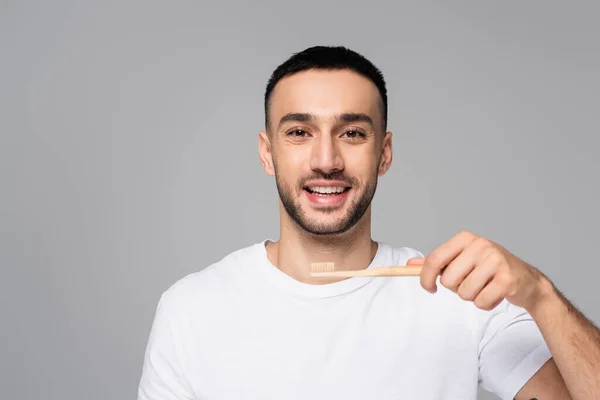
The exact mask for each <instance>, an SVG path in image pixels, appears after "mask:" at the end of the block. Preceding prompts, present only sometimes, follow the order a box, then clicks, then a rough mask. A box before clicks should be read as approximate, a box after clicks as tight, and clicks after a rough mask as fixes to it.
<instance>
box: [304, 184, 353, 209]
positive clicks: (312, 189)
mask: <svg viewBox="0 0 600 400" xmlns="http://www.w3.org/2000/svg"><path fill="white" fill-rule="evenodd" d="M350 190H351V186H350V185H348V184H347V183H346V182H343V181H313V182H310V183H309V184H307V185H305V186H304V193H305V194H306V197H307V198H308V200H309V201H310V202H311V203H313V204H315V205H326V206H333V205H339V204H341V203H342V202H343V201H344V200H345V199H346V198H347V197H348V192H349V191H350Z"/></svg>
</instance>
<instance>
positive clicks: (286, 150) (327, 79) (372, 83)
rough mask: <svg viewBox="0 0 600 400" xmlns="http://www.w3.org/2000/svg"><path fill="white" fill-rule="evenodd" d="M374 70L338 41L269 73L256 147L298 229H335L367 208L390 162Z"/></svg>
mask: <svg viewBox="0 0 600 400" xmlns="http://www.w3.org/2000/svg"><path fill="white" fill-rule="evenodd" d="M386 127H387V93H386V87H385V81H384V79H383V76H382V74H381V72H380V71H379V70H378V69H377V68H376V67H375V66H374V65H373V64H372V63H371V62H370V61H368V60H367V59H366V58H364V57H363V56H361V55H359V54H357V53H355V52H353V51H351V50H349V49H346V48H344V47H323V46H318V47H312V48H309V49H306V50H304V51H302V52H300V53H297V54H295V55H293V56H292V57H291V58H290V59H288V60H287V61H286V62H284V63H283V64H281V65H280V66H279V67H278V68H277V69H276V70H275V71H274V72H273V74H272V76H271V79H270V80H269V82H268V85H267V90H266V92H265V132H261V134H260V136H259V151H260V155H261V161H262V163H263V166H264V168H265V171H267V173H269V174H270V175H274V176H275V178H276V183H277V189H278V191H279V195H280V199H281V203H282V205H283V208H284V209H285V211H286V212H287V214H288V215H289V216H290V218H291V219H292V220H293V221H294V222H296V223H297V224H298V225H299V226H300V227H301V228H303V229H304V230H305V231H307V232H309V233H312V234H316V235H334V234H341V233H344V232H346V231H348V230H349V229H351V228H352V227H353V226H355V225H356V224H357V223H358V222H359V221H360V220H361V218H362V217H363V215H364V214H365V213H366V212H367V210H368V209H369V206H370V204H371V200H372V198H373V196H374V194H375V189H376V187H377V178H378V176H381V175H383V174H384V173H385V172H386V171H387V169H388V168H389V166H390V164H391V159H392V151H391V133H390V132H386Z"/></svg>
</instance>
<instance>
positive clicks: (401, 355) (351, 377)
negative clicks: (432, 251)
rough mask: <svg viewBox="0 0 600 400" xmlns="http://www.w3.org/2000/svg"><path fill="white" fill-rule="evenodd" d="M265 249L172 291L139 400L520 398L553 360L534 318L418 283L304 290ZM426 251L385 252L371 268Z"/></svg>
mask: <svg viewBox="0 0 600 400" xmlns="http://www.w3.org/2000/svg"><path fill="white" fill-rule="evenodd" d="M265 242H266V241H262V242H259V243H256V244H254V245H251V246H249V247H246V248H243V249H240V250H237V251H235V252H233V253H231V254H229V255H228V256H226V257H225V258H223V259H222V260H220V261H219V262H217V263H215V264H213V265H211V266H209V267H208V268H206V269H204V270H201V271H199V272H196V273H193V274H191V275H188V276H187V277H185V278H183V279H181V280H179V281H178V282H177V283H175V284H174V285H173V286H172V287H171V288H169V289H168V290H167V291H166V292H165V293H163V295H162V297H161V299H160V302H159V304H158V307H157V311H156V316H155V320H154V324H153V326H152V331H151V334H150V338H149V341H148V346H147V349H146V354H145V359H144V365H143V372H142V376H141V380H140V384H139V390H138V399H139V400H159V399H160V400H164V399H172V400H183V399H203V400H222V399H232V400H233V399H235V400H239V399H252V400H254V399H256V400H267V399H277V400H283V399H286V400H287V399H290V400H296V399H298V400H300V399H302V400H308V399H311V400H321V399H323V400H325V399H327V400H332V399H344V400H365V399H410V400H412V399H419V400H434V399H436V400H438V399H452V400H455V399H476V398H477V388H478V387H482V388H484V389H487V390H489V391H491V392H494V393H496V394H497V395H499V396H500V397H501V398H503V399H513V397H514V396H515V394H516V393H517V392H518V390H519V389H520V388H521V387H522V386H523V385H524V384H525V382H527V380H528V379H529V378H530V377H531V376H532V375H533V374H534V373H535V372H536V371H537V370H538V369H539V368H540V367H541V366H542V365H543V364H544V363H545V362H546V361H547V360H548V359H549V358H550V357H551V355H550V352H549V350H548V348H547V346H546V344H545V342H544V340H543V338H542V336H541V334H540V332H539V330H538V328H537V326H536V324H535V323H534V321H533V320H532V319H531V317H530V316H529V315H528V314H527V313H526V312H525V310H523V309H521V308H518V307H515V306H513V305H511V304H510V303H508V302H507V301H504V302H503V303H501V304H500V305H499V306H498V307H496V308H495V309H494V310H492V311H483V310H480V309H478V308H476V307H475V306H474V305H473V303H471V302H467V301H464V300H462V299H460V298H459V297H458V296H457V295H456V294H455V293H452V292H451V291H449V290H447V289H445V288H444V287H443V286H441V285H438V291H437V293H435V294H430V293H428V292H427V291H425V290H424V289H423V288H422V287H421V286H420V284H419V278H418V277H394V278H364V277H361V278H350V279H346V280H343V281H340V282H335V283H332V284H325V285H311V284H305V283H301V282H298V281H296V280H294V279H293V278H291V277H289V276H288V275H286V274H284V273H283V272H281V271H280V270H278V269H277V268H276V267H274V266H273V265H272V264H271V263H270V262H269V260H268V258H267V252H266V248H265ZM412 257H423V254H421V253H420V252H418V251H417V250H414V249H411V248H407V247H403V248H393V247H391V246H390V245H388V244H385V243H379V247H378V251H377V254H376V256H375V258H374V260H373V262H372V263H371V265H370V266H369V268H371V267H375V266H386V265H404V264H405V262H406V260H408V259H409V258H412Z"/></svg>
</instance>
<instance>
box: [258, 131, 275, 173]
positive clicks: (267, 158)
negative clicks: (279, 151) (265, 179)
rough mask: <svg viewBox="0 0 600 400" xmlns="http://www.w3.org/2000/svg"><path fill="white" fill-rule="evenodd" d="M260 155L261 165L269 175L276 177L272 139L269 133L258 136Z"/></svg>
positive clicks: (261, 133)
mask: <svg viewBox="0 0 600 400" xmlns="http://www.w3.org/2000/svg"><path fill="white" fill-rule="evenodd" d="M258 154H259V156H260V163H261V164H262V166H263V168H264V169H265V172H266V173H267V175H270V176H275V168H274V167H273V154H272V153H271V138H270V136H269V134H268V133H267V132H264V131H262V132H260V133H259V134H258Z"/></svg>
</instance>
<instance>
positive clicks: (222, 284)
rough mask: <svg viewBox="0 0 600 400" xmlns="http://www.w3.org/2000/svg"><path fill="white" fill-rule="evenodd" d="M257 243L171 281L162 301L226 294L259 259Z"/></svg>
mask: <svg viewBox="0 0 600 400" xmlns="http://www.w3.org/2000/svg"><path fill="white" fill-rule="evenodd" d="M258 246H260V242H259V243H254V244H251V245H248V246H246V247H243V248H239V249H237V250H234V251H232V252H230V253H228V254H226V255H225V256H223V257H222V258H221V259H220V260H218V261H216V262H214V263H212V264H209V265H208V266H206V267H205V268H203V269H200V270H198V271H195V272H192V273H190V274H188V275H186V276H184V277H182V278H180V279H179V280H177V281H175V282H174V283H173V284H172V285H171V286H170V287H169V288H167V289H166V290H165V291H164V293H163V294H162V298H163V300H169V301H175V302H182V301H183V302H189V301H190V300H191V299H193V298H199V297H201V298H206V297H207V296H212V295H215V294H217V295H219V294H220V295H222V294H227V293H228V292H230V290H232V289H233V287H235V286H237V285H241V284H242V283H243V282H244V280H245V279H247V278H248V276H249V274H251V273H252V271H250V269H251V268H252V265H253V264H254V262H253V261H256V260H257V258H258V257H259V248H258Z"/></svg>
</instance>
